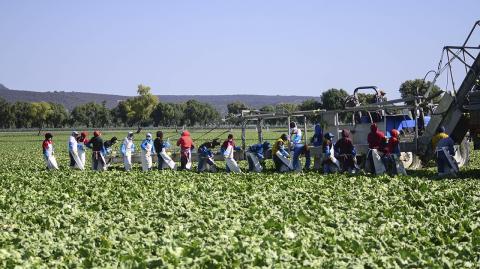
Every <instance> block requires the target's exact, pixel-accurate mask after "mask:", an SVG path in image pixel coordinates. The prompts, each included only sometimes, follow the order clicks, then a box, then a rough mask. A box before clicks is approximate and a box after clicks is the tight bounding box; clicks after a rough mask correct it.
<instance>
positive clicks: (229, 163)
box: [222, 134, 241, 173]
mask: <svg viewBox="0 0 480 269" xmlns="http://www.w3.org/2000/svg"><path fill="white" fill-rule="evenodd" d="M236 150H240V147H237V146H236V145H235V141H233V134H229V135H228V137H227V140H225V141H224V142H223V144H222V152H223V157H224V158H225V165H226V169H227V173H230V172H233V173H240V172H241V171H240V167H238V163H237V161H235V159H234V155H233V153H234V152H235V151H236Z"/></svg>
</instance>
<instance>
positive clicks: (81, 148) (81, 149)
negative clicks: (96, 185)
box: [77, 132, 88, 168]
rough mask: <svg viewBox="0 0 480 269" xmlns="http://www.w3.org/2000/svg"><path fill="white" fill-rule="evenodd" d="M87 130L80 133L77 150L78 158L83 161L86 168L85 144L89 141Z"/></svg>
mask: <svg viewBox="0 0 480 269" xmlns="http://www.w3.org/2000/svg"><path fill="white" fill-rule="evenodd" d="M87 135H88V134H87V132H81V133H80V135H79V136H78V137H77V152H78V158H79V159H80V162H81V163H82V165H83V167H84V168H85V144H86V143H87V142H88V139H87Z"/></svg>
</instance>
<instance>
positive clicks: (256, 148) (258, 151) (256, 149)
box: [248, 144, 264, 160]
mask: <svg viewBox="0 0 480 269" xmlns="http://www.w3.org/2000/svg"><path fill="white" fill-rule="evenodd" d="M248 151H250V152H251V153H254V154H255V155H256V156H257V158H258V159H259V160H262V159H263V158H264V156H263V144H255V145H251V146H250V147H249V148H248Z"/></svg>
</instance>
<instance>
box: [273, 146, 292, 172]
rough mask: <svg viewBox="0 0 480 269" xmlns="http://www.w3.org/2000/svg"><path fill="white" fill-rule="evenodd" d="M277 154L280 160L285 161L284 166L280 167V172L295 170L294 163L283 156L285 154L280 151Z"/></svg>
mask: <svg viewBox="0 0 480 269" xmlns="http://www.w3.org/2000/svg"><path fill="white" fill-rule="evenodd" d="M276 155H277V157H278V158H279V159H280V161H281V162H282V163H283V165H282V167H280V172H287V171H291V170H293V166H292V163H291V162H290V160H289V159H288V158H286V157H285V156H283V154H282V153H281V152H280V151H277V153H276Z"/></svg>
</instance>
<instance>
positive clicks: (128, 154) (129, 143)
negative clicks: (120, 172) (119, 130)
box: [120, 132, 135, 171]
mask: <svg viewBox="0 0 480 269" xmlns="http://www.w3.org/2000/svg"><path fill="white" fill-rule="evenodd" d="M120 151H121V152H122V155H123V165H124V167H125V171H130V169H132V153H133V152H135V144H133V132H128V134H127V137H125V139H124V140H123V143H122V147H121V149H120Z"/></svg>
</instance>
